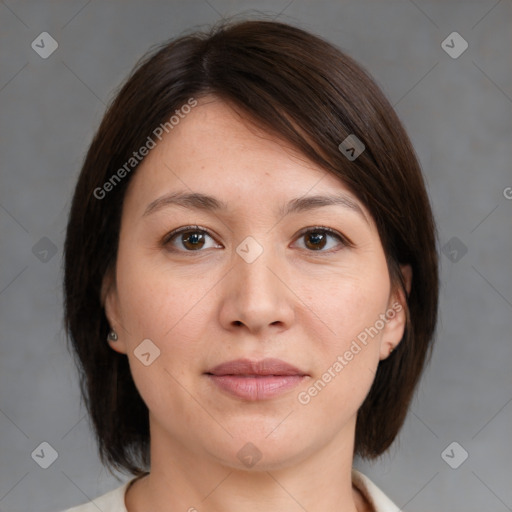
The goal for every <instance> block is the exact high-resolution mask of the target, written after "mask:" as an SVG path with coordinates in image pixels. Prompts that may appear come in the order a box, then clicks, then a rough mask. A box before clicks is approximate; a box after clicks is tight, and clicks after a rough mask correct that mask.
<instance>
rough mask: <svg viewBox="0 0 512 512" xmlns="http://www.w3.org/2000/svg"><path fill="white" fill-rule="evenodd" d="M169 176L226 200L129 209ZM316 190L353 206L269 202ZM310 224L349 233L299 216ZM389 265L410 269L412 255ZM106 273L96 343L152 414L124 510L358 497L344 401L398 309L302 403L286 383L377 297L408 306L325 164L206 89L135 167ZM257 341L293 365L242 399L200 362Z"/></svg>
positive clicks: (373, 364) (291, 504)
mask: <svg viewBox="0 0 512 512" xmlns="http://www.w3.org/2000/svg"><path fill="white" fill-rule="evenodd" d="M340 158H341V157H340ZM174 191H185V192H201V193H204V194H208V195H212V196H215V197H216V198H218V199H220V200H222V201H224V202H225V203H226V204H227V205H228V209H227V210H226V211H206V210H197V209H191V208H187V207H183V206H177V205H168V206H166V207H163V208H161V209H158V210H155V211H153V212H152V213H151V214H149V215H143V214H144V211H145V210H146V208H147V206H148V205H149V204H150V203H151V202H152V201H154V200H155V199H157V198H159V197H161V196H162V195H164V194H166V193H170V192H174ZM326 193H328V194H333V193H344V194H346V195H348V196H349V197H351V198H352V199H353V200H354V201H355V202H357V203H358V204H359V205H360V207H361V210H362V212H363V214H364V216H363V215H360V214H358V213H357V212H356V211H355V210H353V209H349V208H346V207H344V206H342V205H330V206H322V207H320V208H316V209H312V210H309V211H304V212H298V213H291V214H289V215H287V216H286V217H282V216H280V215H279V214H278V213H277V207H278V206H281V205H284V204H285V203H287V202H288V201H290V200H291V199H294V198H299V197H302V196H304V195H308V196H309V195H316V194H326ZM365 217H366V218H365ZM188 225H198V226H200V227H201V228H202V229H205V230H208V231H209V233H210V234H211V236H210V235H208V234H205V235H204V238H203V240H204V244H203V245H201V244H199V246H200V249H199V250H192V249H190V247H195V246H194V245H193V244H191V243H187V242H186V241H185V242H184V240H183V236H182V235H177V236H176V237H174V239H173V240H171V241H169V242H168V244H167V246H165V245H164V244H163V243H161V240H162V239H163V238H164V237H165V235H166V234H168V233H170V232H171V231H173V230H175V229H177V228H180V227H182V226H188ZM317 226H325V227H329V228H331V229H333V230H336V231H337V232H338V233H340V234H341V235H342V236H344V237H347V238H348V239H349V240H350V241H351V243H352V244H353V246H348V245H344V244H343V243H342V242H341V241H340V240H338V239H337V238H335V237H331V236H327V237H326V239H325V242H326V245H322V243H318V240H317V239H316V242H315V238H314V237H313V240H312V237H311V234H310V235H309V236H308V235H307V234H306V235H304V234H302V235H301V233H300V232H301V230H303V229H304V228H315V227H317ZM194 233H197V230H195V231H194ZM199 234H201V232H200V233H199ZM247 236H251V237H253V238H254V239H255V240H256V241H257V242H258V244H259V245H260V246H261V247H262V248H263V253H262V254H261V255H259V257H258V258H257V259H256V260H255V261H253V262H252V263H248V262H246V261H245V260H244V259H243V258H241V257H240V256H239V254H238V253H237V252H236V248H237V246H238V245H239V244H240V243H241V242H242V241H243V240H244V239H245V238H246V237H247ZM312 242H313V243H312ZM311 247H313V249H312V248H311ZM316 247H320V249H319V250H318V249H317V250H315V248H316ZM402 270H403V273H404V276H405V277H406V281H407V282H409V283H410V280H411V273H410V268H409V267H404V268H403V269H402ZM103 284H104V286H103V292H102V293H103V300H104V301H105V309H106V313H107V317H108V319H109V321H110V324H111V326H112V328H113V329H115V330H116V332H117V333H118V335H119V340H118V341H116V342H113V341H109V343H110V346H111V348H112V349H113V350H116V351H118V352H120V353H123V354H126V355H127V357H128V359H129V363H130V368H131V371H132V375H133V378H134V381H135V384H136V386H137V388H138V390H139V392H140V394H141V396H142V398H143V399H144V401H145V403H146V404H147V406H148V409H149V414H150V430H151V461H152V463H151V473H150V474H149V475H148V476H146V477H144V478H142V479H140V480H137V481H136V482H135V483H134V484H133V485H132V486H131V487H130V488H129V490H128V491H127V493H126V496H125V502H126V506H127V509H128V511H129V512H143V511H147V510H159V511H162V512H167V511H169V512H170V511H177V510H183V511H187V510H190V512H192V511H193V510H194V509H192V507H194V508H195V509H196V510H198V511H199V512H208V511H221V510H222V511H224V512H231V511H239V510H244V512H251V511H260V510H262V508H264V509H266V510H279V511H282V512H287V511H290V512H291V511H293V512H296V511H299V510H303V508H304V509H306V510H308V512H316V511H321V510H322V511H323V510H333V511H334V510H336V511H339V512H354V511H356V510H358V511H362V510H371V509H370V507H369V504H368V503H367V502H366V501H365V500H364V499H363V497H362V495H361V494H360V493H359V491H357V490H356V489H355V488H353V487H352V483H351V476H350V471H351V467H352V462H353V446H354V436H355V420H356V413H357V410H358V408H359V407H360V405H361V404H362V402H363V401H364V398H365V397H366V395H367V393H368V391H369V389H370V387H371V384H372V382H373V378H374V373H375V371H376V368H377V365H378V363H379V361H380V360H382V359H385V358H386V357H388V355H389V353H390V350H391V349H392V348H393V347H395V346H396V345H397V344H398V343H399V342H400V340H401V338H402V335H403V332H404V326H405V311H404V310H402V311H401V312H399V313H397V314H396V315H395V317H394V318H393V319H392V320H389V321H388V322H387V323H386V324H385V327H384V328H383V329H382V330H380V331H379V334H378V336H375V337H374V338H373V339H370V341H369V343H368V344H367V345H366V346H365V347H364V348H363V349H362V350H361V351H360V352H359V353H358V354H357V355H355V356H354V358H353V359H352V360H351V361H350V362H348V364H347V365H346V366H345V367H344V368H343V370H342V371H341V372H339V374H337V376H336V377H335V378H333V379H332V380H331V382H329V383H328V384H327V385H326V386H325V387H324V388H323V389H322V390H321V392H320V393H318V394H317V395H316V396H315V397H312V398H311V401H310V402H309V403H308V404H307V405H303V404H301V403H300V402H299V401H298V398H297V397H298V393H299V392H301V391H305V390H307V389H308V388H309V387H310V386H311V385H312V383H314V382H315V381H317V379H319V378H321V377H322V375H323V374H324V373H325V372H326V371H327V370H328V368H329V367H332V365H333V363H334V362H335V361H336V359H337V357H338V355H340V354H341V355H342V354H344V353H345V352H346V351H347V350H348V349H349V348H350V344H351V342H352V341H353V340H354V339H355V338H356V336H357V335H358V334H359V333H361V332H362V331H364V329H365V328H367V327H370V326H373V325H374V324H375V322H376V320H378V318H379V314H383V313H385V312H386V310H388V309H389V308H392V305H393V303H395V305H396V304H397V302H398V303H400V304H401V305H402V306H403V307H405V299H404V297H403V294H402V293H401V292H400V291H398V290H394V289H393V288H392V286H391V283H390V279H389V275H388V269H387V265H386V260H385V254H384V252H383V248H382V245H381V242H380V238H379V235H378V232H377V229H376V227H375V224H374V222H373V220H372V218H371V216H370V214H369V212H368V211H367V210H366V208H365V207H364V206H363V204H362V203H361V202H360V201H359V200H357V198H356V197H355V196H354V195H353V194H352V193H351V192H350V190H349V189H348V188H347V187H346V186H345V185H344V184H343V183H342V182H341V181H340V180H339V179H337V178H336V177H335V176H333V175H331V174H328V173H326V172H325V171H324V170H322V169H321V168H319V167H318V166H317V165H316V164H314V163H312V162H310V161H308V160H307V159H306V158H305V157H303V156H301V155H300V154H299V153H297V152H296V151H294V150H293V149H292V148H290V147H289V145H287V144H286V143H285V142H283V141H280V140H278V139H276V137H274V136H270V135H269V134H268V133H265V132H264V131H262V130H260V129H258V128H256V127H255V126H254V125H252V124H251V123H250V122H249V121H248V120H247V119H244V118H243V117H241V116H240V115H239V114H238V113H236V112H235V111H234V110H233V109H231V108H230V107H228V106H227V105H226V104H225V103H223V102H222V101H221V100H219V99H217V98H215V97H212V96H210V97H207V98H203V100H201V101H200V102H199V105H198V106H197V107H195V108H194V109H192V111H191V112H190V113H189V114H188V115H187V116H186V117H185V118H184V119H182V120H180V123H179V124H178V125H177V126H175V127H174V129H173V130H172V132H170V133H169V134H167V135H166V136H165V137H164V138H163V140H162V142H160V143H158V144H157V146H156V148H154V149H152V150H151V151H150V153H149V155H148V156H147V157H146V158H145V159H144V161H143V162H142V164H141V165H140V166H139V168H138V170H137V172H136V174H135V176H133V178H132V181H131V183H130V185H129V187H128V190H127V193H126V197H125V202H124V205H123V212H122V220H121V232H120V241H119V250H118V259H117V262H116V268H115V271H114V272H113V273H112V274H109V275H107V276H106V277H105V280H104V283H103ZM148 338H149V339H150V340H152V342H153V343H154V344H155V345H156V346H157V347H158V348H159V350H160V356H159V357H158V358H156V359H155V360H154V362H152V363H151V364H150V365H149V366H145V365H144V364H142V363H141V361H140V360H139V359H138V358H137V357H136V355H135V354H134V350H135V349H136V348H137V346H138V345H139V344H140V343H141V341H142V340H144V339H148ZM264 357H275V358H279V359H282V360H284V361H286V362H288V363H290V364H292V365H294V366H296V367H298V368H300V369H301V370H303V371H304V372H305V373H307V374H308V376H307V377H305V378H304V379H303V381H302V382H301V383H300V384H299V385H298V386H297V387H296V388H294V389H292V390H289V391H287V392H285V393H284V394H282V395H280V396H278V397H276V398H273V399H270V400H261V401H252V402H249V401H246V400H243V399H240V398H236V397H233V396H230V395H227V394H226V393H224V392H222V391H221V390H219V388H218V387H217V386H215V385H213V384H212V383H211V381H210V379H209V378H208V377H207V376H206V375H205V374H204V372H206V371H207V370H208V369H211V368H212V367H213V366H215V365H217V364H220V363H222V362H225V361H230V360H233V359H237V358H248V359H252V360H259V359H262V358H264ZM248 442H251V443H252V444H253V445H254V446H256V447H257V449H258V450H259V452H260V453H261V459H260V460H259V461H258V463H257V464H256V465H254V466H253V467H251V468H248V467H247V466H245V465H244V463H243V462H242V461H241V460H240V459H239V458H238V457H237V453H238V451H239V450H240V449H241V448H242V447H243V446H244V445H246V443H248ZM302 507H303V508H302Z"/></svg>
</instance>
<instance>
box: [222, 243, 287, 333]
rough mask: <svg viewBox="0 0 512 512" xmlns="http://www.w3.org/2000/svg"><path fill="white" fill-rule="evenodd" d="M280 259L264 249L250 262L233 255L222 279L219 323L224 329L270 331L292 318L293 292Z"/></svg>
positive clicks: (284, 324) (282, 260) (278, 328)
mask: <svg viewBox="0 0 512 512" xmlns="http://www.w3.org/2000/svg"><path fill="white" fill-rule="evenodd" d="M286 274H287V272H286V264H285V261H284V259H283V258H282V257H281V259H280V258H279V256H277V255H275V254H273V253H272V250H271V249H268V248H265V249H264V250H263V252H262V254H261V255H260V256H259V257H258V258H257V259H256V260H255V261H252V262H248V261H246V260H245V259H244V258H242V257H241V256H239V255H238V254H237V253H235V254H234V267H233V268H232V270H231V271H230V272H229V273H228V274H227V276H226V277H225V280H224V286H223V292H222V293H223V295H222V301H221V307H220V322H221V325H222V326H223V327H224V328H225V329H228V330H242V329H246V330H247V331H249V332H251V333H252V334H260V335H261V334H262V335H264V334H263V333H264V331H265V330H269V332H268V333H265V334H268V335H270V334H274V333H276V332H279V331H281V330H286V329H287V328H289V327H290V326H291V325H292V323H293V319H294V314H295V313H294V307H293V297H294V295H293V293H292V291H291V290H290V288H289V285H288V283H287V281H288V280H287V275H286Z"/></svg>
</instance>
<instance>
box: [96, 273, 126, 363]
mask: <svg viewBox="0 0 512 512" xmlns="http://www.w3.org/2000/svg"><path fill="white" fill-rule="evenodd" d="M101 303H102V305H103V308H104V309H105V316H106V317H107V320H108V323H109V325H110V331H109V333H108V336H107V338H106V340H105V341H106V342H107V343H108V344H109V345H110V348H112V350H115V351H116V352H119V353H120V354H125V353H126V348H125V342H124V340H123V339H122V338H123V336H122V335H121V334H120V333H121V329H120V326H121V321H120V318H119V307H118V298H117V288H116V285H115V282H114V279H113V276H112V272H111V271H109V272H107V273H106V274H105V276H104V278H103V282H102V286H101Z"/></svg>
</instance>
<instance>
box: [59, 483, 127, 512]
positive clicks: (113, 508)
mask: <svg viewBox="0 0 512 512" xmlns="http://www.w3.org/2000/svg"><path fill="white" fill-rule="evenodd" d="M130 483H131V480H130V481H128V482H125V483H124V484H122V485H120V486H119V487H117V488H116V489H113V490H112V491H109V492H107V493H105V494H103V495H102V496H100V497H98V498H95V499H94V500H92V501H89V502H88V503H84V504H83V505H78V506H77V507H73V508H69V509H66V510H64V511H63V512H98V510H101V511H102V512H127V510H126V506H125V503H124V496H125V493H126V489H127V488H128V486H129V485H130Z"/></svg>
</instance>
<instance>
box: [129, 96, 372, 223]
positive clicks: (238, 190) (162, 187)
mask: <svg viewBox="0 0 512 512" xmlns="http://www.w3.org/2000/svg"><path fill="white" fill-rule="evenodd" d="M176 188H179V189H180V190H188V191H189V192H202V193H208V194H212V195H216V196H218V197H219V198H220V199H221V200H223V201H224V202H227V203H230V202H236V201H240V200H244V199H247V198H250V199H251V200H254V199H255V198H258V200H259V201H260V202H261V204H263V202H265V201H266V202H269V201H271V202H274V203H275V202H278V203H283V202H284V201H286V200H287V199H290V198H296V197H302V196H305V195H313V194H315V195H316V194H325V193H329V194H332V193H335V192H343V193H345V194H346V195H348V196H350V197H352V198H354V200H357V199H356V196H355V195H354V194H352V193H351V192H350V190H349V189H348V187H347V186H346V185H345V184H344V183H343V182H342V181H341V179H339V178H337V177H336V176H333V175H332V174H331V173H329V172H327V171H326V170H324V169H322V168H321V167H319V166H318V165H317V164H315V163H314V162H312V161H310V160H309V159H308V158H306V157H305V156H304V155H302V154H301V153H300V152H298V151H297V150H296V149H294V148H293V147H292V146H291V145H290V144H289V143H288V142H286V141H284V140H282V139H280V138H278V137H276V136H275V135H274V134H272V133H269V132H268V131H265V129H263V128H261V127H258V126H256V125H255V124H254V123H253V122H252V121H251V120H249V119H248V118H247V117H244V116H243V114H241V113H240V112H238V111H236V110H234V109H233V108H231V107H230V106H229V105H227V104H226V103H225V102H223V101H221V100H220V99H218V98H215V97H205V98H202V99H201V100H198V105H197V106H196V107H194V108H193V109H192V110H191V111H190V112H189V113H188V114H186V115H185V116H183V118H181V119H180V121H179V123H177V124H176V125H175V126H174V127H173V128H172V130H171V131H169V133H166V134H164V135H163V137H162V140H161V141H159V142H158V143H157V144H156V147H155V148H154V149H152V150H151V151H150V153H149V154H148V155H147V156H146V158H145V159H144V160H143V162H142V163H141V164H140V166H139V168H138V169H137V172H136V174H135V176H134V177H133V178H132V180H131V183H130V187H129V190H128V192H127V195H128V196H129V197H128V198H127V201H130V202H133V200H136V202H137V203H139V204H138V209H140V208H143V207H144V208H145V207H147V203H148V202H150V201H153V200H154V199H155V198H156V197H158V196H160V195H162V194H163V193H165V192H168V191H172V190H175V189H176ZM358 202H359V204H360V206H361V209H362V210H363V211H364V212H365V214H366V215H367V217H370V215H369V213H368V212H367V210H366V209H365V208H364V205H362V203H361V202H360V201H358Z"/></svg>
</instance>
